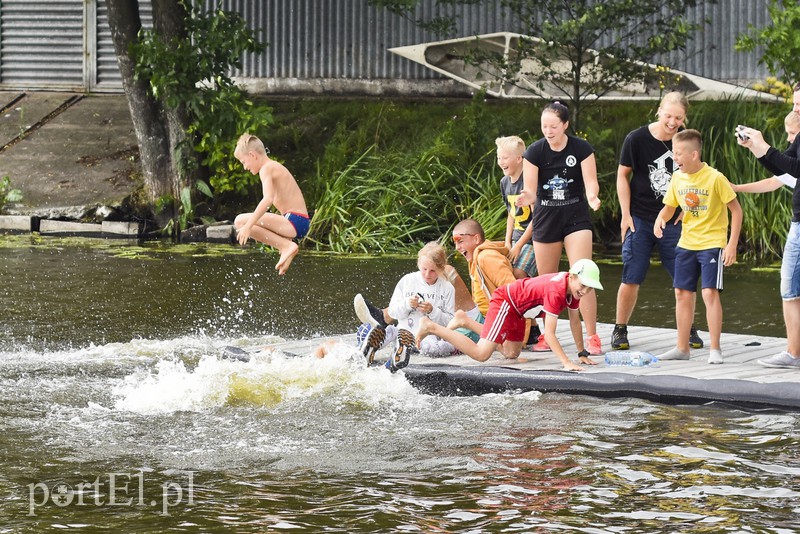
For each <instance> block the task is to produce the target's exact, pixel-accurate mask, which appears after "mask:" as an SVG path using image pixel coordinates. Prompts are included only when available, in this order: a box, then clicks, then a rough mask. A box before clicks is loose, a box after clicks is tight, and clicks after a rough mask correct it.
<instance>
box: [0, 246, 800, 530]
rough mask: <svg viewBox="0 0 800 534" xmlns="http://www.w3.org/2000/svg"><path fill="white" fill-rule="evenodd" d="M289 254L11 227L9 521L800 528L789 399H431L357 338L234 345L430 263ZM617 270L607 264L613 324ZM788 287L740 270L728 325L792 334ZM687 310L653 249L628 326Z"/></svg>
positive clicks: (243, 526)
mask: <svg viewBox="0 0 800 534" xmlns="http://www.w3.org/2000/svg"><path fill="white" fill-rule="evenodd" d="M276 259H277V258H276V256H274V255H272V254H264V253H260V252H258V251H253V250H251V249H249V250H245V251H242V250H241V249H238V248H234V247H227V246H219V245H197V246H181V247H174V246H163V245H159V244H148V245H144V246H136V245H129V244H125V243H121V242H105V241H104V242H86V241H66V240H65V241H59V240H51V239H45V240H33V239H32V238H30V237H24V238H21V237H17V238H5V239H2V240H0V280H2V285H1V286H0V305H2V312H0V336H2V337H1V338H0V396H2V402H1V403H0V430H1V431H2V433H1V434H0V451H2V460H0V465H1V467H0V495H2V496H3V497H4V498H3V499H2V501H0V532H42V531H48V530H59V531H70V530H73V531H77V532H101V531H108V532H163V531H167V530H170V531H187V532H222V531H233V532H266V531H270V532H280V531H297V532H303V531H305V532H323V531H327V532H373V531H382V532H396V531H408V532H546V531H558V530H560V531H568V532H745V531H749V532H796V531H797V530H796V529H797V525H798V524H800V504H798V503H800V499H799V498H798V497H800V487H799V486H798V483H797V481H798V480H799V478H798V477H800V452H798V451H800V433H799V432H798V423H800V414H797V413H787V412H776V411H745V410H740V409H733V408H730V407H726V406H720V405H709V406H668V405H661V404H655V403H651V402H647V401H643V400H637V399H631V400H627V399H612V400H608V399H595V398H592V397H582V396H566V395H559V394H546V395H540V394H538V393H535V392H533V393H514V392H509V393H506V394H493V395H483V396H475V397H440V396H432V395H425V394H422V393H420V392H418V391H416V390H415V389H414V388H413V387H412V386H411V385H410V384H409V383H408V381H407V380H406V379H405V378H404V376H403V373H397V374H395V375H391V374H389V373H388V372H385V370H384V369H381V368H371V369H367V368H365V367H364V365H363V362H362V361H361V360H360V359H359V357H358V355H357V354H356V353H355V350H354V349H353V348H351V347H348V346H346V345H344V344H342V345H337V347H336V349H335V350H334V352H333V353H332V354H331V355H330V356H329V357H327V358H325V359H324V360H317V359H315V358H312V357H310V356H309V355H300V356H301V357H300V358H297V357H292V356H288V355H283V354H281V353H274V354H272V355H271V356H269V357H263V358H257V359H254V360H253V361H251V362H249V363H247V364H243V363H241V362H231V361H227V360H224V359H220V358H219V356H220V355H221V353H222V350H223V347H225V346H226V345H230V344H237V345H240V346H255V345H260V344H265V343H269V342H270V341H273V340H275V339H278V338H284V339H308V338H312V337H318V336H327V335H336V334H342V333H348V332H351V331H352V330H353V328H354V327H355V326H356V324H355V318H354V317H353V313H352V297H353V294H354V293H356V292H359V291H361V292H364V293H365V294H366V295H367V296H368V297H369V298H372V299H373V300H375V301H377V302H382V301H384V300H386V299H388V297H389V295H390V293H391V290H392V288H393V287H394V284H395V283H396V281H397V279H398V278H399V277H400V276H401V275H402V274H405V273H406V272H409V271H411V270H413V269H414V260H413V258H383V259H366V258H334V257H329V256H312V255H310V254H303V255H301V256H300V257H299V258H298V259H297V260H296V261H295V263H294V264H293V265H292V268H291V269H290V271H289V273H288V274H287V276H286V277H283V278H279V277H278V276H276V275H275V274H274V271H273V266H274V263H275V261H276ZM457 265H459V267H460V268H463V262H461V260H459V263H457ZM619 270H620V268H619V265H617V264H615V263H613V262H611V263H602V264H601V272H602V280H603V283H604V284H605V286H606V287H607V288H608V290H607V291H605V292H601V293H600V298H599V310H600V312H599V315H600V319H601V320H602V321H604V322H610V321H612V320H613V309H614V296H615V295H614V294H615V291H616V286H617V281H618V279H619ZM777 286H778V274H777V272H774V271H755V272H751V271H750V270H749V269H747V268H745V267H743V266H738V267H736V268H734V269H731V270H730V271H729V273H728V275H726V288H727V289H726V291H725V292H724V293H723V306H724V307H725V312H726V315H725V326H724V329H725V330H726V331H735V332H751V333H754V334H761V335H776V336H780V335H782V330H783V327H782V320H781V309H780V299H779V297H778V289H777ZM698 306H699V307H700V308H701V310H702V305H700V304H699V305H698ZM673 310H674V299H673V296H672V292H671V290H670V289H669V287H668V285H667V283H666V275H665V274H663V273H662V272H661V270H660V268H657V267H655V266H654V270H653V271H652V276H651V277H650V278H649V279H648V281H647V283H646V284H645V285H644V286H643V288H642V294H641V296H640V305H639V307H638V309H637V313H636V315H635V322H636V323H637V324H652V325H657V326H670V325H672V324H674V312H673ZM702 324H704V321H703V320H702V314H700V316H699V317H698V325H702ZM604 341H606V340H604ZM412 364H413V362H412Z"/></svg>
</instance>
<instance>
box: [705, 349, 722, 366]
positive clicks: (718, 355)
mask: <svg viewBox="0 0 800 534" xmlns="http://www.w3.org/2000/svg"><path fill="white" fill-rule="evenodd" d="M708 363H710V364H712V365H713V364H717V363H725V361H724V360H723V359H722V351H721V350H717V349H711V350H710V351H709V352H708Z"/></svg>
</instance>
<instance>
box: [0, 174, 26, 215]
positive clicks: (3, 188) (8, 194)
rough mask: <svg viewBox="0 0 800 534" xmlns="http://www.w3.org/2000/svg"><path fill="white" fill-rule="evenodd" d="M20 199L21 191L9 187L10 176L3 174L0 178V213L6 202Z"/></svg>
mask: <svg viewBox="0 0 800 534" xmlns="http://www.w3.org/2000/svg"><path fill="white" fill-rule="evenodd" d="M20 200H22V191H20V190H19V189H14V188H12V187H11V178H9V177H8V176H3V179H2V180H0V213H3V211H5V209H6V204H8V203H10V202H19V201H20Z"/></svg>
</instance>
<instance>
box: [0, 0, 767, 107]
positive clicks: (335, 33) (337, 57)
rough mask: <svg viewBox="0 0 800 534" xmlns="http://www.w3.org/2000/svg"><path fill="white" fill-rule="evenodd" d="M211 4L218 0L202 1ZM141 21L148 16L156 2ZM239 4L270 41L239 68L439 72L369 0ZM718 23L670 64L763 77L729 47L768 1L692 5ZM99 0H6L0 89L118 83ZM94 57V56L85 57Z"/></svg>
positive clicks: (381, 74)
mask: <svg viewBox="0 0 800 534" xmlns="http://www.w3.org/2000/svg"><path fill="white" fill-rule="evenodd" d="M198 1H201V2H203V5H204V6H206V8H211V7H214V6H216V5H217V3H218V0H198ZM140 4H142V5H143V9H142V11H143V20H145V19H146V21H147V23H149V21H150V20H151V18H150V16H151V13H150V2H149V1H147V0H140ZM221 6H222V7H223V8H224V9H227V10H231V11H236V12H239V13H241V14H242V15H243V16H244V17H245V18H246V19H247V20H248V21H249V24H250V26H251V27H252V28H253V29H256V30H260V31H262V32H263V39H264V40H265V41H267V42H268V43H269V47H268V49H267V51H266V52H265V53H264V54H261V55H257V56H256V55H249V56H248V57H246V58H245V59H244V63H243V67H242V69H241V70H240V71H238V72H236V73H235V74H236V75H237V76H241V77H246V78H262V79H271V80H272V81H274V82H275V84H276V85H277V86H280V84H281V81H282V80H286V79H299V80H311V81H313V80H319V79H337V80H342V81H345V82H346V81H348V80H352V81H364V80H368V81H376V80H386V79H389V80H411V81H413V80H430V79H438V78H440V75H438V74H437V73H434V72H432V71H430V70H429V69H426V68H425V67H422V66H421V65H417V64H415V63H412V62H411V61H408V60H406V59H403V58H400V57H398V56H395V55H394V54H391V53H389V52H388V51H387V49H388V48H391V47H394V46H404V45H410V44H417V43H423V42H427V41H431V40H436V37H435V36H433V35H430V34H428V33H426V32H424V31H422V30H420V29H419V28H418V27H416V26H415V25H414V24H413V23H411V22H409V21H407V20H405V19H403V18H401V17H399V16H397V15H393V14H391V13H389V12H387V11H386V10H384V9H378V8H374V7H371V6H369V5H368V4H367V1H366V0H223V1H222V2H221ZM435 6H436V0H423V2H422V4H421V6H420V7H419V8H418V10H417V13H416V14H415V15H416V16H417V17H419V18H425V17H428V16H430V15H432V14H434V13H435V11H436V9H437V8H436V7H435ZM452 9H455V10H456V11H457V13H458V15H459V24H458V36H470V35H476V34H480V33H490V32H495V31H519V30H520V28H517V27H515V24H514V21H513V20H512V19H511V18H510V17H509V15H508V14H507V13H506V12H504V11H503V10H500V9H489V8H486V7H475V6H466V7H465V6H460V7H457V8H452ZM691 14H692V15H693V16H694V18H695V19H696V20H701V19H705V18H709V19H710V20H711V21H712V24H710V25H708V26H707V27H706V28H705V30H704V31H703V32H700V33H699V34H698V35H697V37H696V38H695V40H694V42H693V43H691V44H690V45H689V55H688V57H682V56H681V55H679V54H673V55H672V56H670V57H669V58H664V61H663V62H664V63H667V64H671V65H672V66H673V67H675V68H678V69H681V70H686V71H689V72H693V73H695V74H699V75H701V76H707V77H710V78H715V79H720V80H725V81H745V80H757V79H763V78H764V77H765V76H766V74H767V73H766V69H765V68H764V67H763V66H761V65H758V61H757V58H758V56H757V55H756V54H741V53H738V52H735V51H734V50H733V43H734V42H735V40H736V36H737V35H739V34H740V33H741V32H743V31H745V30H746V28H747V25H748V24H753V25H755V26H759V27H760V26H764V25H766V24H767V23H768V22H769V17H768V13H767V0H724V1H722V2H719V3H717V4H712V5H708V4H704V5H702V6H701V7H698V8H695V9H693V10H692V13H691ZM107 20H108V19H107V10H106V7H105V2H104V1H103V0H0V89H2V88H14V89H40V88H54V87H55V88H68V89H79V90H81V89H82V90H93V91H95V90H114V91H118V90H120V88H121V84H120V78H119V73H118V71H117V66H116V59H115V58H114V49H113V43H112V42H111V35H110V32H109V30H108V25H107ZM85 58H88V61H85Z"/></svg>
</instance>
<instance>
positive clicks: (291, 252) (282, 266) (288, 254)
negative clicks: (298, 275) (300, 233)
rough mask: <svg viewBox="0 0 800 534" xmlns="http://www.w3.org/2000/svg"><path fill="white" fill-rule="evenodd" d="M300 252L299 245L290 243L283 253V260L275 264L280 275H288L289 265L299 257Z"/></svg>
mask: <svg viewBox="0 0 800 534" xmlns="http://www.w3.org/2000/svg"><path fill="white" fill-rule="evenodd" d="M299 250H300V247H299V246H298V245H297V243H295V242H294V241H292V242H291V243H289V246H287V247H286V248H285V249H284V250H282V251H281V258H280V259H279V260H278V263H276V264H275V268H276V269H277V270H278V274H280V275H283V274H286V271H287V270H288V269H289V265H291V264H292V260H293V259H294V257H295V256H297V252H298V251H299Z"/></svg>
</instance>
